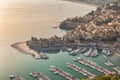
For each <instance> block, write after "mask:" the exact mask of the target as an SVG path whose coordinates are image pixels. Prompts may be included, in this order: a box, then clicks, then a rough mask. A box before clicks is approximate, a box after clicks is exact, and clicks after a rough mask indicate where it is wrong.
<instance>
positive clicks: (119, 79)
mask: <svg viewBox="0 0 120 80" xmlns="http://www.w3.org/2000/svg"><path fill="white" fill-rule="evenodd" d="M92 80H120V75H118V74H116V75H108V76H99V77H97V78H95V79H92Z"/></svg>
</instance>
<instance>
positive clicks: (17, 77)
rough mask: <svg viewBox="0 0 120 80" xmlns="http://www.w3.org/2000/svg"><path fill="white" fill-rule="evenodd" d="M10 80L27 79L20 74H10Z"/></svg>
mask: <svg viewBox="0 0 120 80" xmlns="http://www.w3.org/2000/svg"><path fill="white" fill-rule="evenodd" d="M9 79H10V80H25V79H24V78H22V77H20V76H18V75H10V76H9Z"/></svg>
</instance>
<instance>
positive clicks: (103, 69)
mask: <svg viewBox="0 0 120 80" xmlns="http://www.w3.org/2000/svg"><path fill="white" fill-rule="evenodd" d="M73 60H74V61H76V62H79V63H80V64H83V65H85V66H88V67H90V68H93V69H95V70H98V71H100V72H102V73H104V74H105V75H109V74H115V72H111V71H109V70H107V69H105V68H103V67H101V66H100V65H98V64H96V63H94V62H92V61H88V60H84V59H82V58H80V57H79V58H76V59H73Z"/></svg>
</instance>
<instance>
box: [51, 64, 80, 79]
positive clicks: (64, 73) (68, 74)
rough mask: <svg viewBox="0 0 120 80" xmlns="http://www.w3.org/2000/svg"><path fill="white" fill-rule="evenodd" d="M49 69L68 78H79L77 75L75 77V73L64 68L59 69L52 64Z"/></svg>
mask: <svg viewBox="0 0 120 80" xmlns="http://www.w3.org/2000/svg"><path fill="white" fill-rule="evenodd" d="M49 70H50V71H52V72H53V73H54V74H55V75H60V76H63V77H65V78H66V79H68V80H79V79H77V78H76V77H74V76H73V75H71V74H70V73H68V72H65V71H64V70H62V69H59V68H58V67H55V66H50V69H49Z"/></svg>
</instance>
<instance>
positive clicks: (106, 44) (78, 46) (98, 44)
mask: <svg viewBox="0 0 120 80" xmlns="http://www.w3.org/2000/svg"><path fill="white" fill-rule="evenodd" d="M59 28H60V29H65V30H68V31H66V34H65V35H63V36H62V37H59V36H57V35H54V36H52V37H50V38H39V39H38V38H36V37H33V36H32V37H31V40H28V41H26V42H19V43H15V44H12V45H11V46H12V47H13V48H15V49H17V50H18V51H20V52H22V53H24V54H29V55H32V56H33V57H34V58H35V59H49V56H48V53H49V52H50V51H56V52H60V51H65V52H68V55H69V56H73V58H72V61H73V62H74V63H75V64H73V63H71V62H66V64H64V65H66V68H67V69H71V70H72V71H74V72H76V73H79V74H81V75H83V76H85V79H84V80H96V79H95V78H96V77H98V75H97V74H94V73H93V72H90V71H89V70H86V69H85V68H83V67H81V66H80V65H82V66H85V67H88V68H90V69H93V70H96V71H98V72H100V73H102V74H104V75H105V76H109V75H119V74H120V67H118V66H116V65H115V64H114V63H112V62H111V61H109V60H106V62H104V63H103V65H104V66H106V67H109V68H111V69H112V70H108V69H106V67H102V66H101V65H99V64H98V63H96V62H94V61H91V60H88V59H84V58H82V57H80V56H79V55H81V54H83V56H85V57H86V58H92V59H94V58H97V56H99V55H101V54H104V57H105V58H107V57H109V56H112V55H114V54H118V55H120V3H119V2H117V1H114V2H110V3H107V4H105V5H103V6H99V7H98V8H97V9H96V10H95V11H91V12H90V13H88V14H86V15H85V16H82V17H75V18H68V19H66V20H64V21H63V22H61V23H60V25H59ZM23 46H24V49H23V48H22V47H23ZM77 63H78V64H79V65H78V64H77ZM76 64H77V65H76ZM49 67H50V68H49V72H50V73H51V74H53V75H54V76H60V77H63V78H64V79H67V80H81V79H79V78H77V77H76V76H74V75H73V74H72V73H70V72H67V70H64V69H62V68H59V67H57V65H51V66H49ZM29 75H30V76H31V77H33V78H35V79H38V80H51V79H50V78H49V76H47V75H45V74H44V73H43V72H31V73H29ZM9 79H10V80H25V79H24V78H22V77H21V76H19V75H10V76H9Z"/></svg>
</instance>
